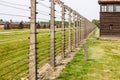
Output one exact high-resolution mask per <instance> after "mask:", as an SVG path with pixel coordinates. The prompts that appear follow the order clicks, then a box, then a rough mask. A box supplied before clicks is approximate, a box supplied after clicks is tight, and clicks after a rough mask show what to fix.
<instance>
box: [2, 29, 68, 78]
mask: <svg viewBox="0 0 120 80" xmlns="http://www.w3.org/2000/svg"><path fill="white" fill-rule="evenodd" d="M37 32H38V34H37V43H38V44H37V65H38V68H40V67H41V66H43V65H44V64H45V63H47V62H48V61H49V52H50V51H49V50H50V30H49V29H38V30H37ZM67 34H68V32H66V35H65V36H66V38H67V37H68V35H67ZM29 37H30V30H29V29H14V30H1V31H0V80H20V79H21V78H22V77H26V76H27V75H28V70H29V67H28V66H29V51H30V50H29V45H32V44H30V43H29V42H30V41H29ZM55 37H56V40H55V45H56V47H55V49H56V54H59V53H60V52H61V30H60V29H56V34H55ZM66 42H68V40H66ZM66 46H67V44H66ZM31 56H32V55H31Z"/></svg>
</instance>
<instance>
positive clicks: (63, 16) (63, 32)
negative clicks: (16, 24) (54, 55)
mask: <svg viewBox="0 0 120 80" xmlns="http://www.w3.org/2000/svg"><path fill="white" fill-rule="evenodd" d="M65 56H66V55H65V7H64V3H62V54H61V57H62V58H65Z"/></svg>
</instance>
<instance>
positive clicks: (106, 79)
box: [57, 36, 120, 80]
mask: <svg viewBox="0 0 120 80" xmlns="http://www.w3.org/2000/svg"><path fill="white" fill-rule="evenodd" d="M88 46H89V48H88V51H89V59H88V61H84V59H83V58H84V55H83V53H84V51H83V47H82V48H81V50H80V51H78V52H77V53H76V55H75V56H74V58H73V60H72V61H71V62H70V63H68V64H67V66H66V68H65V69H64V70H63V72H62V73H61V75H60V76H59V77H58V79H57V80H120V40H102V39H100V40H99V39H98V38H97V36H95V37H91V38H89V39H88Z"/></svg>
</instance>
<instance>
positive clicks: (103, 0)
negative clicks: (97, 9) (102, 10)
mask: <svg viewBox="0 0 120 80" xmlns="http://www.w3.org/2000/svg"><path fill="white" fill-rule="evenodd" d="M98 2H99V3H120V0H98Z"/></svg>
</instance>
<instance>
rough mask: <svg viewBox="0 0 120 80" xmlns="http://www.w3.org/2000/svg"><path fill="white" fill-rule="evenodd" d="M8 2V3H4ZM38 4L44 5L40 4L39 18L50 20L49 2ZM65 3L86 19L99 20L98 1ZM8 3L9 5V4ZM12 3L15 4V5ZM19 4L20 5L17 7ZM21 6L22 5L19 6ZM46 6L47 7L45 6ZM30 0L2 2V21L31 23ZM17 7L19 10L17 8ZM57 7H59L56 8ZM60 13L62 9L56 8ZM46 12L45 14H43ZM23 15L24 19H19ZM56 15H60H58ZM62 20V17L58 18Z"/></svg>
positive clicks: (0, 6) (0, 2) (0, 14)
mask: <svg viewBox="0 0 120 80" xmlns="http://www.w3.org/2000/svg"><path fill="white" fill-rule="evenodd" d="M4 1H6V2H4ZM37 1H38V2H40V3H42V5H41V4H38V5H37V6H38V7H37V9H38V12H39V13H40V14H38V16H37V18H38V19H40V18H41V20H49V15H48V13H49V12H50V11H49V6H50V4H49V0H44V1H41V0H37ZM62 1H63V2H65V4H66V5H68V6H70V7H71V8H72V9H74V10H76V11H77V12H79V13H80V14H81V15H83V16H84V17H86V18H88V19H89V20H92V19H99V5H98V0H62ZM7 2H8V3H7ZM11 3H15V4H16V5H13V4H11ZM17 4H18V5H17ZM19 4H20V5H19ZM44 4H45V5H44ZM29 6H30V0H0V19H1V18H2V19H3V20H10V19H12V20H14V21H20V20H24V21H29V19H28V17H29V16H30V11H29ZM15 7H17V9H16V8H15ZM56 7H57V6H56ZM56 9H57V10H58V12H60V11H61V10H60V7H59V6H58V7H57V8H56ZM43 11H45V12H43ZM3 13H4V15H2V14H3ZM5 14H13V15H14V16H10V15H9V16H8V15H5ZM18 15H21V16H23V17H20V16H19V17H18ZM56 15H60V14H59V13H57V14H56ZM58 18H60V16H59V17H58Z"/></svg>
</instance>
